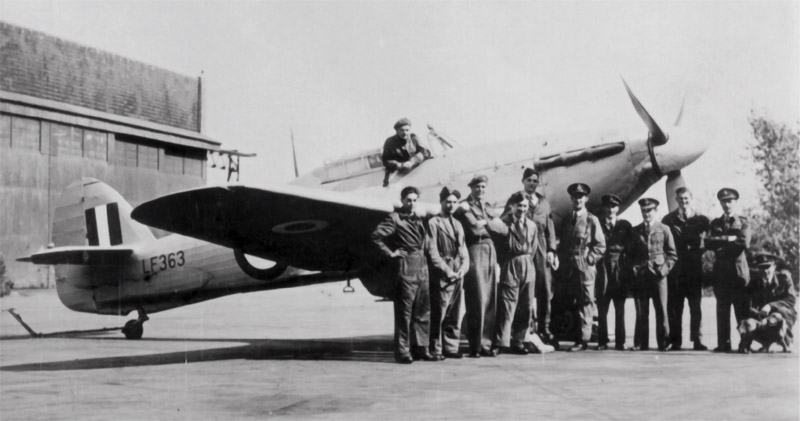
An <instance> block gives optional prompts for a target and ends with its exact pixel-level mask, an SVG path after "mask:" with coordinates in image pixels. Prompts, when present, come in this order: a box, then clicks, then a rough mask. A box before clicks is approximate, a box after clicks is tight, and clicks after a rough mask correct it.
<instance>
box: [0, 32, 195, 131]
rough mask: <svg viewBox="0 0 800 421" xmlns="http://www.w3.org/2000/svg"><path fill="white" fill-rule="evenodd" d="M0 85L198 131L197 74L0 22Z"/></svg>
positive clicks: (10, 89)
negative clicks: (137, 60) (187, 74)
mask: <svg viewBox="0 0 800 421" xmlns="http://www.w3.org/2000/svg"><path fill="white" fill-rule="evenodd" d="M0 69H1V70H0V71H1V72H2V73H0V89H2V90H4V91H7V92H13V93H18V94H24V95H30V96H33V97H37V98H42V99H49V100H53V101H59V102H63V103H67V104H72V105H77V106H81V107H86V108H90V109H93V110H98V111H103V112H107V113H111V114H116V115H121V116H125V117H132V118H138V119H142V120H146V121H150V122H153V123H160V124H165V125H168V126H172V127H177V128H181V129H186V130H191V131H195V132H200V94H199V89H198V88H199V84H200V79H199V78H194V77H188V76H182V75H179V74H177V73H173V72H170V71H166V70H163V69H159V68H157V67H154V66H151V65H147V64H144V63H140V62H136V61H133V60H129V59H127V58H124V57H121V56H118V55H115V54H111V53H107V52H104V51H99V50H97V49H95V48H91V47H86V46H83V45H80V44H76V43H73V42H69V41H65V40H62V39H59V38H55V37H52V36H49V35H46V34H43V33H41V32H37V31H32V30H29V29H25V28H20V27H18V26H13V25H9V24H7V23H3V22H0Z"/></svg>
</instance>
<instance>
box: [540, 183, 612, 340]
mask: <svg viewBox="0 0 800 421" xmlns="http://www.w3.org/2000/svg"><path fill="white" fill-rule="evenodd" d="M590 192H591V189H590V188H589V186H588V185H586V184H584V183H574V184H571V185H570V186H569V187H568V188H567V193H569V195H570V199H571V200H572V212H571V213H570V214H568V215H565V216H564V218H563V219H562V220H561V227H560V229H559V231H558V232H559V234H560V235H559V238H560V239H561V242H560V243H559V245H558V256H559V257H558V258H559V261H560V262H561V276H562V282H564V285H565V287H566V288H567V290H568V291H571V293H572V294H571V295H572V296H573V297H574V298H575V299H576V301H577V305H576V306H575V311H574V318H573V319H574V320H579V321H580V330H579V331H578V332H576V336H577V337H576V340H575V345H573V347H572V348H570V351H583V350H585V349H586V348H588V346H589V345H588V344H589V340H590V339H591V337H592V323H593V319H594V281H595V275H596V272H597V269H596V268H595V264H596V263H597V262H598V261H599V260H600V259H602V258H603V253H605V250H606V240H605V237H604V236H603V229H602V228H601V227H600V221H598V220H597V217H596V216H594V215H592V214H590V213H589V212H588V211H587V210H586V202H587V201H588V199H589V198H588V195H589V193H590ZM556 344H557V342H554V343H553V345H554V346H555V345H556Z"/></svg>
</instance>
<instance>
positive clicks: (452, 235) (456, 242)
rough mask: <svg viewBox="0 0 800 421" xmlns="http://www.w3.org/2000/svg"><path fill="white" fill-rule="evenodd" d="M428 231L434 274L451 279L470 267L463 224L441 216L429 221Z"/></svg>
mask: <svg viewBox="0 0 800 421" xmlns="http://www.w3.org/2000/svg"><path fill="white" fill-rule="evenodd" d="M451 221H452V223H451ZM428 229H429V231H430V238H429V244H430V255H431V256H430V258H431V266H433V268H434V273H436V274H437V275H439V276H442V277H446V278H451V277H453V276H455V274H456V273H457V272H459V271H460V270H461V269H462V268H468V267H469V253H468V252H467V245H466V242H465V234H464V228H463V227H462V226H461V222H459V221H458V220H456V219H455V218H454V217H449V216H445V215H443V214H439V215H436V216H434V217H433V218H431V219H430V220H429V221H428ZM464 272H466V270H465V271H464Z"/></svg>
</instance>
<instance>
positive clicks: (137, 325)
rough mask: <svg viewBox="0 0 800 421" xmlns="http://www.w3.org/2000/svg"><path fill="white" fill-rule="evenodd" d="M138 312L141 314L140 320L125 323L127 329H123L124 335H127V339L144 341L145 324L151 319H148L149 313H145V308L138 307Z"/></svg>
mask: <svg viewBox="0 0 800 421" xmlns="http://www.w3.org/2000/svg"><path fill="white" fill-rule="evenodd" d="M136 311H137V312H138V313H139V318H137V319H136V320H128V322H127V323H125V327H123V328H122V333H124V334H125V338H126V339H142V334H143V333H144V326H143V325H144V322H146V321H148V320H150V318H149V317H147V313H145V312H144V308H142V307H137V308H136Z"/></svg>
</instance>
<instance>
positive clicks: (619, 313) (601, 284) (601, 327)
mask: <svg viewBox="0 0 800 421" xmlns="http://www.w3.org/2000/svg"><path fill="white" fill-rule="evenodd" d="M622 276H623V275H622V272H621V268H620V265H619V255H611V254H607V255H606V256H605V257H604V258H603V260H601V261H600V263H598V264H597V280H596V281H595V297H596V299H597V343H598V344H599V345H608V342H609V339H608V309H609V308H610V307H611V302H612V301H613V302H614V343H615V345H617V346H624V345H625V299H626V298H627V291H626V290H625V287H624V286H623V283H622V280H621V277H622Z"/></svg>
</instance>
